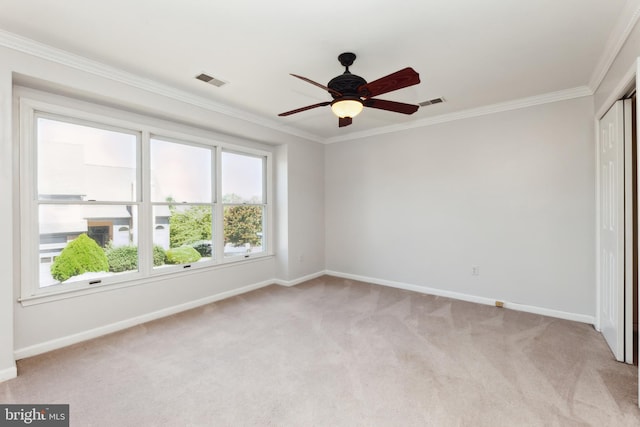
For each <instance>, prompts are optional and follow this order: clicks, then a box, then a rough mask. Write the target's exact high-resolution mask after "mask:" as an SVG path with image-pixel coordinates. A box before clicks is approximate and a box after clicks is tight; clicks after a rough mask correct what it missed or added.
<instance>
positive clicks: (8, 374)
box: [0, 270, 595, 381]
mask: <svg viewBox="0 0 640 427" xmlns="http://www.w3.org/2000/svg"><path fill="white" fill-rule="evenodd" d="M323 275H329V276H335V277H341V278H344V279H351V280H357V281H361V282H367V283H373V284H376V285H382V286H389V287H392V288H398V289H405V290H409V291H413V292H419V293H423V294H428V295H437V296H442V297H447V298H452V299H457V300H461V301H468V302H474V303H478V304H486V305H494V304H495V302H496V299H492V298H486V297H480V296H477V295H470V294H465V293H460V292H453V291H447V290H442V289H437V288H430V287H426V286H419V285H413V284H409V283H403V282H396V281H392V280H385V279H377V278H374V277H367V276H360V275H356V274H349V273H341V272H338V271H332V270H323V271H318V272H316V273H313V274H309V275H306V276H303V277H299V278H297V279H293V280H282V279H272V280H265V281H263V282H259V283H255V284H251V285H247V286H244V287H242V288H238V289H233V290H230V291H225V292H220V293H218V294H215V295H211V296H208V297H206V298H201V299H199V300H195V301H190V302H187V303H184V304H179V305H175V306H172V307H167V308H165V309H162V310H158V311H154V312H152V313H148V314H144V315H142V316H137V317H133V318H131V319H126V320H122V321H119V322H115V323H111V324H109V325H104V326H100V327H98V328H94V329H90V330H88V331H83V332H80V333H77V334H73V335H68V336H66V337H61V338H57V339H54V340H51V341H47V342H44V343H40V344H35V345H32V346H28V347H24V348H20V349H16V350H15V351H14V357H15V359H16V360H19V359H24V358H26V357H31V356H35V355H38V354H42V353H46V352H48V351H52V350H56V349H59V348H62V347H66V346H69V345H72V344H76V343H79V342H82V341H86V340H90V339H93V338H97V337H100V336H103V335H106V334H110V333H112V332H117V331H120V330H123V329H126V328H130V327H132V326H136V325H139V324H142V323H145V322H149V321H152V320H156V319H160V318H162V317H166V316H170V315H172V314H176V313H180V312H182V311H186V310H190V309H192V308H196V307H200V306H202V305H206V304H210V303H212V302H216V301H220V300H222V299H225V298H229V297H232V296H235V295H240V294H243V293H245V292H249V291H253V290H255V289H260V288H263V287H265V286H268V285H271V284H278V285H281V286H295V285H297V284H300V283H303V282H306V281H308V280H312V279H315V278H318V277H321V276H323ZM503 302H504V308H508V309H512V310H517V311H524V312H528V313H534V314H540V315H544V316H550V317H556V318H559V319H566V320H573V321H576V322H581V323H588V324H592V325H593V324H595V317H594V316H588V315H584V314H576V313H568V312H564V311H559V310H553V309H548V308H544V307H536V306H530V305H525V304H517V303H511V302H508V301H503ZM16 375H17V371H16V369H15V368H9V369H5V370H2V371H0V381H4V380H7V379H11V378H15V376H16Z"/></svg>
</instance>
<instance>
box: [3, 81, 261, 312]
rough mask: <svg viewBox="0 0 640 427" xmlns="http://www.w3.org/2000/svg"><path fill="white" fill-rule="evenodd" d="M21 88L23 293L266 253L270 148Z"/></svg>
mask: <svg viewBox="0 0 640 427" xmlns="http://www.w3.org/2000/svg"><path fill="white" fill-rule="evenodd" d="M16 93H18V94H19V95H20V94H22V93H23V92H22V89H21V88H18V89H17V91H16ZM24 93H26V94H28V95H30V96H34V97H35V99H31V98H30V97H29V96H24V95H22V96H20V98H19V107H20V116H19V117H20V124H21V127H20V150H21V151H20V152H21V156H20V157H21V177H20V180H21V183H20V186H21V213H20V218H21V227H22V228H21V231H22V235H23V242H22V252H21V263H22V270H21V271H22V274H21V277H22V282H23V284H22V296H21V299H22V300H23V301H28V300H29V299H32V298H39V297H41V296H47V295H54V294H56V295H57V294H64V293H66V292H68V291H83V292H92V291H91V290H90V289H96V288H100V287H102V286H107V285H113V284H123V283H132V284H133V283H138V282H140V281H142V282H144V280H145V279H147V278H152V277H153V276H156V275H166V274H181V273H183V272H184V271H187V270H192V269H198V268H211V267H215V266H216V265H220V264H224V263H228V262H235V261H239V260H244V259H246V258H250V257H259V256H264V255H269V250H268V248H267V247H268V245H267V243H268V241H269V240H268V236H269V226H268V222H267V218H268V217H269V216H270V214H269V212H270V206H269V203H268V189H269V186H268V182H269V180H268V176H269V175H268V174H269V173H270V153H269V152H268V151H260V150H255V149H246V148H243V147H240V146H236V145H234V146H231V145H226V144H224V143H220V142H218V141H215V140H214V139H213V138H206V135H205V136H203V132H202V131H198V132H195V131H194V134H196V133H197V136H195V135H190V134H188V133H185V130H184V129H185V128H184V127H181V128H180V130H179V131H177V130H175V129H176V128H177V125H174V124H171V123H166V122H165V124H166V129H164V128H159V127H157V122H158V121H154V123H156V124H155V125H154V126H149V125H146V124H145V122H146V121H145V120H144V117H142V118H139V119H138V120H140V121H142V123H138V122H132V121H131V120H130V119H129V116H130V115H129V114H125V113H124V112H119V111H117V110H111V109H107V108H104V107H100V108H95V111H96V112H93V111H94V110H92V109H91V108H90V106H89V108H87V109H85V108H83V109H79V108H78V109H76V108H72V107H69V105H70V104H71V105H73V103H74V101H73V100H69V99H67V98H63V97H58V96H55V95H49V94H42V93H40V92H37V91H31V90H26V89H25V90H24ZM34 94H35V95H34ZM40 97H41V98H42V99H40ZM58 100H60V104H58V103H57V102H56V101H58ZM85 106H86V105H85ZM83 107H84V106H83ZM97 112H99V114H98V113H97ZM105 113H108V115H106V116H105V115H104V114H105ZM187 132H188V129H187ZM134 281H135V282H134Z"/></svg>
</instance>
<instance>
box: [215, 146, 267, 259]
mask: <svg viewBox="0 0 640 427" xmlns="http://www.w3.org/2000/svg"><path fill="white" fill-rule="evenodd" d="M265 162H266V158H265V157H258V156H251V155H246V154H240V153H235V152H230V151H223V152H222V204H223V216H224V256H225V257H238V256H243V257H249V256H251V255H253V254H256V253H260V252H262V251H264V246H265V245H264V232H263V230H264V224H265V207H266V200H265V191H264V186H265V178H264V176H265V175H264V172H265Z"/></svg>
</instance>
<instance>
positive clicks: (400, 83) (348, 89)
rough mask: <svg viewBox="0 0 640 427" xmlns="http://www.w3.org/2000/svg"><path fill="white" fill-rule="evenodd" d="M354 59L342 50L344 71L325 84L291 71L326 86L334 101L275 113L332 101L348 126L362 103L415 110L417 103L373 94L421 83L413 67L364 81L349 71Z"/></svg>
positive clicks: (340, 58) (340, 123)
mask: <svg viewBox="0 0 640 427" xmlns="http://www.w3.org/2000/svg"><path fill="white" fill-rule="evenodd" d="M355 59H356V55H355V54H354V53H351V52H345V53H342V54H340V56H338V61H340V64H342V66H343V67H345V71H344V73H343V74H341V75H339V76H337V77H334V78H333V79H331V80H330V81H329V83H328V84H327V86H324V85H321V84H320V83H316V82H314V81H313V80H310V79H308V78H306V77H302V76H299V75H297V74H291V75H292V76H293V77H297V78H299V79H300V80H304V81H305V82H307V83H311V84H312V85H314V86H317V87H319V88H321V89H324V90H326V91H327V92H329V93H330V94H331V96H332V97H333V101H325V102H320V103H318V104H313V105H307V106H306V107H302V108H297V109H295V110H291V111H287V112H285V113H281V114H278V116H289V115H291V114H295V113H300V112H302V111H306V110H311V109H312V108H317V107H325V106H327V105H331V110H332V111H333V113H334V114H335V115H336V116H338V126H339V127H343V126H349V125H350V124H351V123H352V122H353V118H354V117H355V116H357V115H358V114H360V112H361V111H362V109H363V107H370V108H377V109H379V110H387V111H393V112H395V113H402V114H413V113H415V112H416V111H418V108H419V106H418V105H413V104H405V103H402V102H395V101H385V100H384V99H375V98H373V97H374V96H378V95H382V94H383V93H387V92H391V91H394V90H398V89H402V88H405V87H408V86H413V85H417V84H418V83H420V75H419V74H418V73H417V72H416V71H415V70H414V69H413V68H411V67H407V68H403V69H402V70H400V71H396V72H395V73H392V74H389V75H388V76H384V77H381V78H379V79H378V80H374V81H372V82H370V83H367V81H366V80H365V79H363V78H362V77H360V76H356V75H355V74H351V72H350V71H349V67H350V66H351V65H352V64H353V61H354V60H355Z"/></svg>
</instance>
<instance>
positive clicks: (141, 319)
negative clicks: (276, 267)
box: [0, 280, 274, 374]
mask: <svg viewBox="0 0 640 427" xmlns="http://www.w3.org/2000/svg"><path fill="white" fill-rule="evenodd" d="M272 284H274V281H273V280H265V281H263V282H259V283H254V284H251V285H247V286H244V287H242V288H238V289H232V290H230V291H225V292H220V293H218V294H215V295H211V296H208V297H206V298H201V299H198V300H195V301H189V302H187V303H184V304H178V305H174V306H172V307H167V308H164V309H162V310H158V311H154V312H151V313H147V314H144V315H142V316H137V317H133V318H131V319H126V320H122V321H119V322H115V323H111V324H109V325H104V326H100V327H98V328H94V329H90V330H88V331H83V332H80V333H77V334H73V335H68V336H66V337H61V338H57V339H54V340H51V341H47V342H43V343H40V344H35V345H32V346H29V347H24V348H20V349H16V350H15V351H14V353H13V354H14V357H15V359H16V360H19V359H24V358H26V357H31V356H35V355H38V354H42V353H46V352H48V351H51V350H56V349H59V348H62V347H66V346H69V345H72V344H76V343H79V342H82V341H86V340H90V339H93V338H97V337H100V336H102V335H106V334H110V333H112V332H117V331H121V330H123V329H126V328H130V327H132V326H136V325H140V324H142V323H146V322H150V321H152V320H156V319H160V318H162V317H167V316H171V315H172V314H176V313H180V312H182V311H186V310H190V309H192V308H196V307H200V306H202V305H206V304H210V303H212V302H216V301H220V300H222V299H225V298H229V297H232V296H236V295H240V294H243V293H246V292H249V291H253V290H255V289H260V288H263V287H265V286H268V285H272ZM1 373H2V372H1V371H0V374H1Z"/></svg>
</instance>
